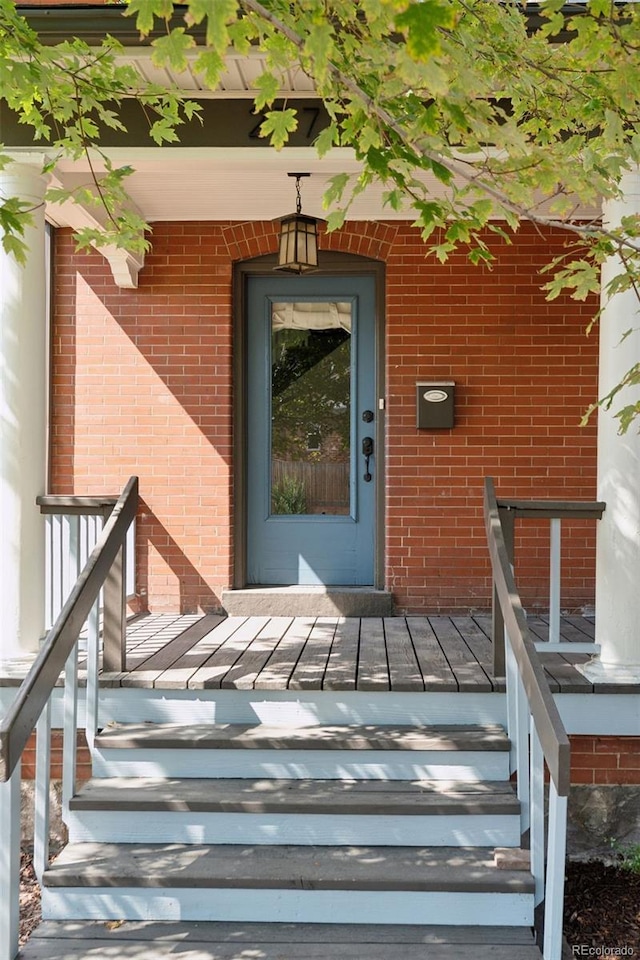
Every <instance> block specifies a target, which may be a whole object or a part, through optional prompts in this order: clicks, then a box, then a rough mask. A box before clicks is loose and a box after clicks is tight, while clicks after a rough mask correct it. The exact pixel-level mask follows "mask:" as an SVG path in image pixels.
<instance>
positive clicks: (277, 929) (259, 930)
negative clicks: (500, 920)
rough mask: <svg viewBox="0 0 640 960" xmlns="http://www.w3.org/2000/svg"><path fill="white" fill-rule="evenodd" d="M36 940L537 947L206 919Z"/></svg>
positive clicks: (483, 936)
mask: <svg viewBox="0 0 640 960" xmlns="http://www.w3.org/2000/svg"><path fill="white" fill-rule="evenodd" d="M32 936H37V937H42V938H43V939H48V940H49V941H50V942H55V939H56V938H58V937H63V938H64V939H67V940H97V941H99V942H100V941H104V940H110V941H111V940H114V939H115V938H116V937H117V939H118V940H120V941H127V942H135V941H136V940H142V941H143V942H145V943H149V942H151V941H153V942H155V943H158V942H161V941H164V940H167V941H172V942H178V943H184V942H193V941H196V942H197V943H234V944H248V943H255V942H256V941H258V942H260V943H264V944H267V943H276V944H278V943H280V944H284V943H305V944H306V943H309V944H311V943H319V944H330V943H352V942H354V943H355V942H357V943H363V944H365V943H366V944H373V943H380V944H395V943H398V944H404V943H415V944H434V943H438V944H442V943H446V944H469V945H473V944H484V943H491V944H495V945H498V944H505V945H515V944H519V945H531V944H533V943H535V938H534V934H533V930H532V929H531V928H529V927H503V926H495V927H490V926H487V927H484V926H483V927H476V926H463V925H460V926H453V927H451V926H443V925H436V924H428V925H424V924H409V923H407V924H395V923H379V924H378V923H376V924H361V923H358V924H355V923H354V924H351V923H321V924H318V923H279V922H276V923H260V922H249V921H244V922H242V923H239V922H226V921H222V920H214V921H207V920H201V921H197V922H192V923H185V922H184V921H179V920H178V921H171V920H127V921H124V922H122V923H120V924H119V925H118V926H117V927H112V926H110V925H107V924H105V922H104V921H103V920H43V921H42V923H41V924H40V925H39V926H38V927H37V928H36V930H35V931H34V932H33V934H32Z"/></svg>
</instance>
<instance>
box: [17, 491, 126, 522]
mask: <svg viewBox="0 0 640 960" xmlns="http://www.w3.org/2000/svg"><path fill="white" fill-rule="evenodd" d="M118 499H119V498H118V497H117V496H113V497H76V496H65V495H53V494H45V495H44V496H41V497H36V503H37V505H38V506H39V507H40V513H66V514H72V515H73V514H83V516H88V517H92V516H96V517H102V516H105V515H106V516H108V515H109V514H110V513H111V511H112V510H113V508H114V507H115V505H116V503H117V502H118Z"/></svg>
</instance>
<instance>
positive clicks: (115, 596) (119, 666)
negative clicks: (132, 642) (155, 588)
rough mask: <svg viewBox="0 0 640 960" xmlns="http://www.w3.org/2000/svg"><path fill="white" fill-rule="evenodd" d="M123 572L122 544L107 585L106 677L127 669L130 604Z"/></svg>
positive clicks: (105, 589) (104, 595) (103, 663)
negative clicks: (128, 606)
mask: <svg viewBox="0 0 640 960" xmlns="http://www.w3.org/2000/svg"><path fill="white" fill-rule="evenodd" d="M124 570H125V545H124V544H123V545H122V547H120V549H119V550H118V553H117V555H116V558H115V560H114V562H113V566H112V567H111V570H110V571H109V573H108V574H107V578H106V580H105V582H104V591H103V597H104V620H103V627H102V630H103V637H104V646H103V650H102V668H103V670H104V671H105V672H107V673H120V672H122V671H123V670H125V668H126V630H127V617H126V603H127V601H126V586H125V578H124Z"/></svg>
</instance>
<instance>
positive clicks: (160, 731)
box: [96, 723, 509, 751]
mask: <svg viewBox="0 0 640 960" xmlns="http://www.w3.org/2000/svg"><path fill="white" fill-rule="evenodd" d="M96 745H97V746H99V747H100V748H101V749H106V748H110V749H112V748H127V749H135V748H144V749H178V748H181V747H182V748H184V747H189V748H190V749H196V750H231V749H233V750H235V749H249V750H270V749H272V750H275V749H288V750H440V751H458V750H461V751H462V750H465V751H469V750H478V751H505V750H508V749H509V741H508V739H507V737H506V735H505V732H504V730H503V729H502V728H501V727H497V726H487V727H477V726H462V725H460V726H457V725H446V726H437V727H427V726H424V727H414V726H399V725H384V726H383V725H380V726H378V725H368V726H314V727H287V726H267V725H265V724H256V725H253V726H252V725H247V724H219V725H213V724H189V725H183V724H162V723H129V724H113V725H109V726H108V727H105V728H104V729H103V730H102V731H100V733H99V734H98V736H97V738H96Z"/></svg>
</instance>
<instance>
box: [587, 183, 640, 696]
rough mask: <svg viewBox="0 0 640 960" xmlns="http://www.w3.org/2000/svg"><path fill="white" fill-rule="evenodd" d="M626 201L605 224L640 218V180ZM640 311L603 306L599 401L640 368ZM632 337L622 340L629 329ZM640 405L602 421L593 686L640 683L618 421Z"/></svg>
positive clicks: (629, 492)
mask: <svg viewBox="0 0 640 960" xmlns="http://www.w3.org/2000/svg"><path fill="white" fill-rule="evenodd" d="M621 188H622V197H621V198H620V199H618V200H615V201H607V203H605V205H604V210H603V216H604V220H605V223H608V224H609V225H610V226H612V227H616V226H619V224H620V222H621V218H622V217H625V216H630V215H633V214H636V215H638V214H640V172H639V171H638V170H637V169H636V170H634V171H633V172H629V173H627V174H626V175H625V176H624V177H623V179H622V183H621ZM619 269H620V268H619V263H618V261H617V260H616V259H615V258H612V260H611V261H609V262H607V263H606V264H605V265H604V267H603V270H602V284H603V290H604V288H605V287H606V284H607V283H608V281H609V280H610V279H611V278H612V277H614V276H615V275H616V274H617V273H618V272H619ZM639 327H640V303H639V302H638V298H637V296H636V295H635V294H634V292H633V291H628V292H625V293H618V294H616V295H615V296H614V297H613V298H612V299H611V300H609V301H608V302H607V301H606V300H603V312H602V316H601V319H600V382H599V395H600V396H601V397H603V396H606V395H607V394H608V393H609V391H610V390H611V389H612V388H613V387H614V386H615V385H616V384H617V383H619V382H620V380H621V379H622V377H623V376H624V374H625V373H626V372H627V371H628V370H629V369H630V367H632V366H633V365H634V364H635V363H637V362H638V361H639V360H640V331H639V329H638V328H639ZM630 328H634V329H633V333H632V334H630V335H629V336H627V337H626V338H625V339H624V340H623V336H624V334H625V333H626V332H627V331H628V330H629V329H630ZM639 397H640V388H637V387H633V388H627V389H625V390H624V391H623V392H621V393H620V394H618V396H617V397H616V398H615V400H614V402H613V404H612V408H611V410H609V411H606V410H600V412H599V414H598V500H604V501H605V502H606V509H605V512H604V515H603V518H602V520H600V521H599V523H598V546H597V564H596V642H597V643H599V644H600V645H601V651H600V656H599V657H598V658H596V659H594V661H593V662H592V663H590V664H588V665H587V667H586V668H585V673H586V674H587V676H588V677H589V679H592V680H594V681H595V680H599V679H601V680H606V681H608V682H615V681H616V680H620V681H625V680H634V679H640V433H639V432H638V426H639V424H638V423H637V422H636V423H633V424H632V425H631V427H630V428H629V429H628V430H627V432H626V433H625V434H622V435H620V434H619V433H618V429H619V421H618V420H616V419H615V417H614V414H615V412H616V411H617V410H619V409H620V408H621V407H622V406H625V405H626V404H629V403H633V402H635V401H637V400H638V398H639Z"/></svg>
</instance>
